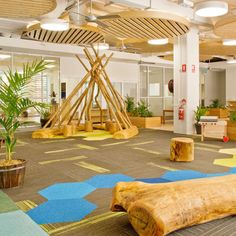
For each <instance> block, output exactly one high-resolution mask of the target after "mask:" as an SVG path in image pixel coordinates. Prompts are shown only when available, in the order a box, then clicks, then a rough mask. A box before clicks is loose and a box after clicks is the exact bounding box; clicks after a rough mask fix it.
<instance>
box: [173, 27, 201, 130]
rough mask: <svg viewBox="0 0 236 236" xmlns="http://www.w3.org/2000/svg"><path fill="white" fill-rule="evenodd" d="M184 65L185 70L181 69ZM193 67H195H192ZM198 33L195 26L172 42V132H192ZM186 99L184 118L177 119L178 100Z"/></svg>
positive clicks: (197, 97)
mask: <svg viewBox="0 0 236 236" xmlns="http://www.w3.org/2000/svg"><path fill="white" fill-rule="evenodd" d="M182 65H186V72H184V71H182ZM194 68H195V69H194ZM199 87H200V85H199V35H198V30H197V29H196V28H192V29H190V31H189V32H188V33H187V34H186V35H184V36H181V37H178V38H176V39H175V42H174V133H180V134H193V133H194V110H195V109H196V108H197V106H198V105H199ZM182 99H186V101H187V102H186V105H185V106H184V112H185V114H184V115H185V117H184V120H179V117H178V109H179V105H180V101H181V100H182Z"/></svg>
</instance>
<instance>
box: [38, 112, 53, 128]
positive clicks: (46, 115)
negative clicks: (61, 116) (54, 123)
mask: <svg viewBox="0 0 236 236" xmlns="http://www.w3.org/2000/svg"><path fill="white" fill-rule="evenodd" d="M50 116H51V112H50V107H46V108H42V109H41V111H40V124H41V128H43V127H44V125H46V123H47V122H48V121H49V119H50ZM48 126H50V124H48V125H47V127H48Z"/></svg>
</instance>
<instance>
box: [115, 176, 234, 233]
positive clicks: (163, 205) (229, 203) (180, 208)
mask: <svg viewBox="0 0 236 236" xmlns="http://www.w3.org/2000/svg"><path fill="white" fill-rule="evenodd" d="M111 210H112V211H125V212H127V213H128V218H129V221H130V223H131V224H132V226H133V228H134V229H135V231H136V232H137V233H138V234H139V235H140V236H163V235H167V234H169V233H171V232H173V231H175V230H178V229H181V228H185V227H188V226H192V225H197V224H201V223H205V222H208V221H211V220H216V219H220V218H224V217H227V216H230V215H236V175H227V176H221V177H213V178H202V179H194V180H185V181H178V182H172V183H160V184H147V183H143V182H129V183H125V182H120V183H118V184H117V185H116V186H115V188H114V189H113V199H112V204H111Z"/></svg>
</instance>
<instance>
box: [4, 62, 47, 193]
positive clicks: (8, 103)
mask: <svg viewBox="0 0 236 236" xmlns="http://www.w3.org/2000/svg"><path fill="white" fill-rule="evenodd" d="M46 64H47V63H45V62H44V61H43V60H42V61H39V62H36V61H35V62H33V63H32V64H31V65H30V64H26V65H24V66H23V73H18V72H17V71H16V72H13V71H12V70H11V69H9V70H8V71H7V72H5V77H6V79H4V80H3V79H2V78H1V77H0V80H1V83H0V111H1V114H2V115H1V116H0V125H1V130H0V135H1V139H2V140H5V146H6V157H5V159H3V160H0V188H10V187H16V186H20V185H22V184H23V182H24V174H25V165H26V161H25V160H23V159H13V156H12V154H13V152H14V148H15V146H16V142H17V138H16V137H15V133H16V130H17V129H18V128H19V127H20V125H21V123H20V121H19V117H20V115H21V114H22V113H23V112H24V111H26V110H27V109H28V108H35V109H37V110H38V111H39V109H40V108H42V107H45V104H44V103H39V102H34V101H31V100H30V98H28V97H27V96H28V95H29V94H28V91H29V83H30V82H31V78H32V77H33V76H35V75H36V74H38V73H39V72H42V71H43V70H44V69H45V65H46Z"/></svg>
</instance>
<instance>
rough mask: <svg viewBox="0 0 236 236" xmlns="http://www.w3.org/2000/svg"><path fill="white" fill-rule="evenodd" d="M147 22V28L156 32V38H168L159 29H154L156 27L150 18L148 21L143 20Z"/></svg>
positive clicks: (146, 19)
mask: <svg viewBox="0 0 236 236" xmlns="http://www.w3.org/2000/svg"><path fill="white" fill-rule="evenodd" d="M145 21H146V22H148V23H149V27H150V28H151V29H152V30H153V31H154V32H156V34H157V36H158V37H157V38H167V37H168V36H167V35H166V33H165V32H162V30H161V29H160V28H159V29H158V30H157V28H156V27H155V26H156V23H155V22H154V21H153V19H152V18H150V19H148V18H144V22H145Z"/></svg>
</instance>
